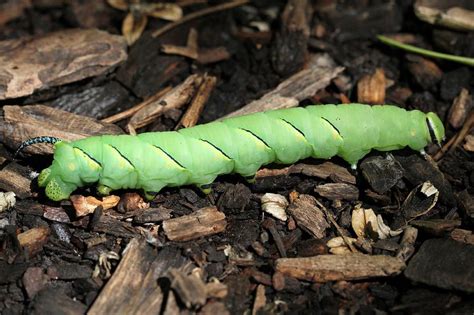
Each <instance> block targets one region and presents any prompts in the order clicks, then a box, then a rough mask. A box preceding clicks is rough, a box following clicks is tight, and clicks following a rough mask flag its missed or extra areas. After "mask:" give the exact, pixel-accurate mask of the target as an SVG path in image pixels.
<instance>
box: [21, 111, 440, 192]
mask: <svg viewBox="0 0 474 315" xmlns="http://www.w3.org/2000/svg"><path fill="white" fill-rule="evenodd" d="M444 132H445V131H444V126H443V124H442V122H441V120H440V118H439V117H438V116H437V115H436V114H435V113H432V112H430V113H427V114H425V113H423V112H421V111H418V110H412V111H407V110H405V109H402V108H399V107H396V106H391V105H375V106H369V105H363V104H346V105H312V106H308V107H296V108H289V109H280V110H274V111H267V112H261V113H255V114H250V115H245V116H241V117H235V118H228V119H225V120H222V121H216V122H211V123H208V124H203V125H197V126H194V127H191V128H186V129H181V130H178V131H165V132H149V133H142V134H138V135H136V136H131V135H118V136H117V135H113V136H112V135H104V136H94V137H89V138H85V139H81V140H77V141H72V142H67V141H61V140H59V139H56V138H51V137H41V138H35V139H32V140H30V141H26V142H25V143H23V144H22V146H20V148H19V150H20V149H22V148H23V147H25V146H27V145H30V144H33V143H38V142H49V143H54V160H53V162H52V164H51V166H49V167H48V168H46V169H44V170H43V171H41V173H40V175H39V177H38V184H39V186H40V187H46V189H45V191H46V196H47V197H48V198H50V199H52V200H55V201H59V200H62V199H67V198H68V197H69V196H70V194H71V193H72V192H73V191H74V190H76V189H77V188H78V187H83V186H86V185H90V184H93V183H98V185H97V190H98V192H99V193H100V194H109V193H110V192H111V191H112V190H117V189H142V190H143V191H144V194H145V197H147V198H153V197H154V196H155V195H156V194H157V193H158V192H159V191H160V190H161V189H162V188H163V187H165V186H181V185H187V184H195V185H197V186H198V187H200V188H201V189H203V190H204V191H205V192H209V191H210V184H211V183H212V182H213V181H214V180H215V178H216V177H217V176H218V175H221V174H229V173H237V174H240V175H242V176H244V177H245V178H247V179H251V178H253V177H254V176H255V173H256V171H257V170H258V169H259V168H260V167H261V166H262V165H265V164H269V163H282V164H292V163H294V162H296V161H298V160H301V159H305V158H308V157H312V158H320V159H328V158H331V157H333V156H339V157H341V158H342V159H344V160H345V161H347V162H348V163H350V164H351V166H352V167H353V168H355V166H356V164H357V162H358V161H359V160H360V159H361V158H362V157H364V156H365V155H366V154H367V153H369V152H370V151H371V150H372V149H375V150H378V151H390V150H397V149H401V148H404V147H407V146H408V147H410V148H411V149H413V150H418V151H420V152H424V151H423V149H424V147H425V146H426V145H428V144H429V143H432V142H436V143H438V144H439V143H440V142H441V141H442V140H443V139H444Z"/></svg>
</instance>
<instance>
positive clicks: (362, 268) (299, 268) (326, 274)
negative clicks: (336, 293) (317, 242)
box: [275, 254, 405, 282]
mask: <svg viewBox="0 0 474 315" xmlns="http://www.w3.org/2000/svg"><path fill="white" fill-rule="evenodd" d="M275 268H276V270H277V271H279V272H281V273H283V274H284V275H286V276H289V277H294V278H297V279H301V280H307V281H313V282H328V281H340V280H344V281H347V280H360V279H368V278H374V277H388V276H394V275H397V274H399V273H400V272H402V271H403V270H404V269H405V263H404V262H403V261H402V260H400V259H398V258H394V257H391V256H385V255H375V256H370V255H363V254H348V255H319V256H315V257H305V258H280V259H277V260H276V263H275Z"/></svg>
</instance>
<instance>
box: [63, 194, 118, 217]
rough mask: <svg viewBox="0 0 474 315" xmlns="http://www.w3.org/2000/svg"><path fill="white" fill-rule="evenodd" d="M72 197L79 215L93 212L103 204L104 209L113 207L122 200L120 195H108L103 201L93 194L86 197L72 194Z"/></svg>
mask: <svg viewBox="0 0 474 315" xmlns="http://www.w3.org/2000/svg"><path fill="white" fill-rule="evenodd" d="M70 199H71V202H72V205H73V206H74V209H75V210H76V216H78V217H82V216H85V215H88V214H90V213H93V212H94V210H95V209H96V208H97V207H98V206H102V208H103V210H108V209H111V208H113V207H115V206H116V205H117V204H118V203H119V201H120V197H119V196H114V195H110V196H106V197H104V198H103V199H102V201H100V200H98V199H97V198H95V197H92V196H88V197H84V196H82V195H72V196H71V197H70Z"/></svg>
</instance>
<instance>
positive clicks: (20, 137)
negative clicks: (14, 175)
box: [0, 105, 123, 154]
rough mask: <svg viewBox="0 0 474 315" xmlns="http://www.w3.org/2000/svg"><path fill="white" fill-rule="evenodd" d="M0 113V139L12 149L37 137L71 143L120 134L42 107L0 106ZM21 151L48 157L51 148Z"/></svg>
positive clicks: (109, 127)
mask: <svg viewBox="0 0 474 315" xmlns="http://www.w3.org/2000/svg"><path fill="white" fill-rule="evenodd" d="M3 114H4V115H3V119H0V135H1V137H0V138H2V139H3V140H2V141H3V142H4V143H5V144H7V145H8V146H9V147H10V148H12V149H16V148H17V147H18V146H19V145H20V144H21V143H22V142H23V141H25V140H27V139H30V138H34V137H40V136H52V137H56V138H59V139H62V140H67V141H73V140H78V139H82V138H85V137H89V136H96V135H103V134H108V135H113V134H122V133H123V131H122V129H120V127H118V126H115V125H112V124H107V123H102V122H99V121H97V120H95V119H93V118H89V117H85V116H79V115H75V114H71V113H68V112H66V111H63V110H59V109H54V108H51V107H48V106H44V105H27V106H16V105H15V106H3ZM23 152H26V153H29V154H51V153H53V146H52V145H50V144H37V145H32V146H29V147H27V148H25V149H24V150H23Z"/></svg>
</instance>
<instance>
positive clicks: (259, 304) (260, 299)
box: [252, 284, 267, 315]
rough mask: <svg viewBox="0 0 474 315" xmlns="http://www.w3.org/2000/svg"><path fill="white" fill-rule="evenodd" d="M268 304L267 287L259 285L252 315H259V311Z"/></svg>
mask: <svg viewBox="0 0 474 315" xmlns="http://www.w3.org/2000/svg"><path fill="white" fill-rule="evenodd" d="M266 304H267V297H266V296H265V286H263V285H261V284H259V285H258V286H257V290H256V292H255V300H254V302H253V307H252V315H257V314H258V311H259V310H260V309H262V308H263V307H264V306H265V305H266Z"/></svg>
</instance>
